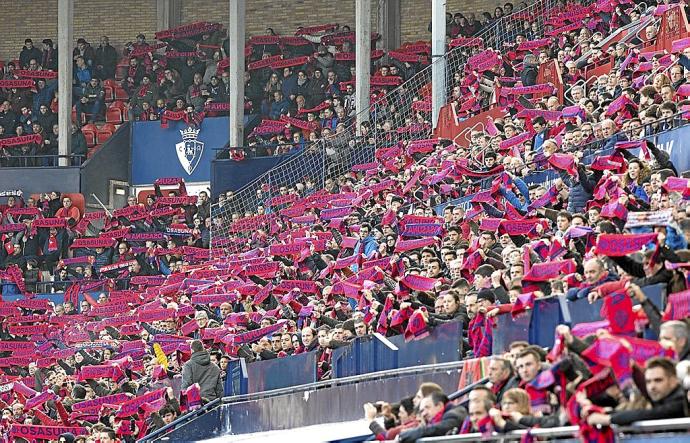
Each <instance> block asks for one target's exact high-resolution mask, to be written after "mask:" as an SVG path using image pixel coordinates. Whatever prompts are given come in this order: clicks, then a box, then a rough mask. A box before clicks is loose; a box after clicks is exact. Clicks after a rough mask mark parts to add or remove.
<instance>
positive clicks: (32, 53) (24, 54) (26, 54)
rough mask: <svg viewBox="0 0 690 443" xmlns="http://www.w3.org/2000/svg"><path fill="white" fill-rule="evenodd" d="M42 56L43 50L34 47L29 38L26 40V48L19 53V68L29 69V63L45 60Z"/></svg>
mask: <svg viewBox="0 0 690 443" xmlns="http://www.w3.org/2000/svg"><path fill="white" fill-rule="evenodd" d="M42 55H43V54H41V50H40V49H38V48H36V47H34V42H33V40H31V39H30V38H27V39H26V40H24V47H23V48H22V50H21V52H20V53H19V66H21V68H22V69H28V67H29V61H31V60H41V59H42V58H43V57H42Z"/></svg>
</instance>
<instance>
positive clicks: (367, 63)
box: [355, 0, 371, 134]
mask: <svg viewBox="0 0 690 443" xmlns="http://www.w3.org/2000/svg"><path fill="white" fill-rule="evenodd" d="M355 26H356V30H355V31H356V42H357V43H356V46H355V50H356V53H357V55H356V58H355V75H356V76H357V78H356V81H355V83H356V84H355V102H356V105H357V134H360V132H359V126H360V124H361V123H362V122H366V121H369V79H370V77H371V0H356V2H355Z"/></svg>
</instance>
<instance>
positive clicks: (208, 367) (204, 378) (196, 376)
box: [182, 340, 223, 401]
mask: <svg viewBox="0 0 690 443" xmlns="http://www.w3.org/2000/svg"><path fill="white" fill-rule="evenodd" d="M194 383H199V388H200V389H201V398H203V399H204V400H206V401H212V400H215V399H217V398H220V397H222V396H223V382H222V380H221V377H220V368H219V367H218V366H217V365H216V364H215V363H211V356H210V355H209V353H208V351H207V350H206V349H204V345H203V343H201V341H200V340H194V341H193V342H192V358H190V359H189V361H188V362H187V363H185V364H184V366H183V367H182V389H187V388H188V387H190V386H191V385H193V384H194Z"/></svg>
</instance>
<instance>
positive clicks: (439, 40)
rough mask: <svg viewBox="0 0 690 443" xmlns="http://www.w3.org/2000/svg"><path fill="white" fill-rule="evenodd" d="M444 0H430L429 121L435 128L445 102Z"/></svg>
mask: <svg viewBox="0 0 690 443" xmlns="http://www.w3.org/2000/svg"><path fill="white" fill-rule="evenodd" d="M445 50H446V0H432V1H431V63H432V66H431V123H432V125H433V127H434V128H435V127H436V125H437V124H438V115H439V114H440V112H441V108H442V107H443V105H445V104H446V61H445V60H443V55H444V53H445Z"/></svg>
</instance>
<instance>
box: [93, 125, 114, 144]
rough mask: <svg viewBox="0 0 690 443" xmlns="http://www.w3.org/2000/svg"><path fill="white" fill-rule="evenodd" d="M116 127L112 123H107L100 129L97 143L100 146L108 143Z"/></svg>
mask: <svg viewBox="0 0 690 443" xmlns="http://www.w3.org/2000/svg"><path fill="white" fill-rule="evenodd" d="M115 130H116V128H115V126H114V125H113V124H110V123H106V124H105V125H103V126H101V127H100V128H99V129H98V134H96V142H97V143H98V144H99V145H100V144H103V143H105V142H106V140H108V139H109V138H110V137H111V136H112V135H113V134H114V133H115Z"/></svg>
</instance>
